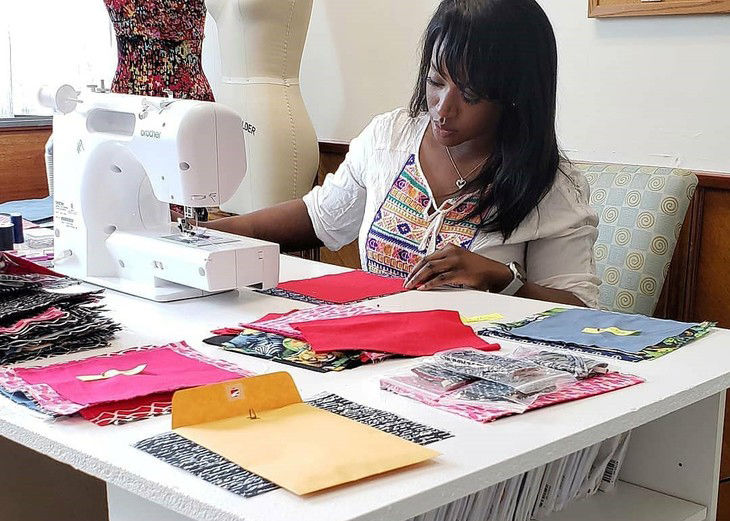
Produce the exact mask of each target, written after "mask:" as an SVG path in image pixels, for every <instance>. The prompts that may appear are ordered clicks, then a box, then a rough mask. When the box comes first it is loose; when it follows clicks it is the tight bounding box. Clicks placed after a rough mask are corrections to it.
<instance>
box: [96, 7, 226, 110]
mask: <svg viewBox="0 0 730 521" xmlns="http://www.w3.org/2000/svg"><path fill="white" fill-rule="evenodd" d="M104 3H105V5H106V8H107V11H108V12H109V17H110V18H111V21H112V25H113V26H114V31H115V33H116V38H117V52H118V62H117V70H116V73H115V74H114V79H113V80H112V89H111V90H112V92H118V93H124V94H137V95H142V96H166V91H171V92H172V93H173V96H174V97H175V98H184V99H197V100H204V101H213V92H212V91H211V89H210V84H209V83H208V80H207V78H206V77H205V74H204V73H203V68H202V65H201V52H202V47H203V31H204V27H205V2H204V1H203V0H104Z"/></svg>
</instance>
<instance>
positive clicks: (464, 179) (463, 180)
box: [444, 147, 489, 190]
mask: <svg viewBox="0 0 730 521" xmlns="http://www.w3.org/2000/svg"><path fill="white" fill-rule="evenodd" d="M444 148H445V149H446V155H447V156H449V161H451V166H453V167H454V170H455V171H456V175H458V176H459V179H457V180H456V181H455V182H456V188H458V189H459V190H461V189H462V188H464V187H465V186H466V182H467V179H469V177H470V176H471V175H472V174H473V173H474V172H476V171H477V169H479V168H481V167H482V165H484V163H486V162H487V159H489V154H487V155H486V157H485V158H484V159H482V160H481V161H479V164H478V165H477V166H475V167H474V168H472V169H471V170H469V173H468V174H466V175H465V176H464V175H461V172H460V171H459V167H458V166H456V162H455V161H454V158H453V157H451V151H450V150H449V147H444Z"/></svg>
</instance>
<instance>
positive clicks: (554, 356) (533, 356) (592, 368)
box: [511, 346, 608, 380]
mask: <svg viewBox="0 0 730 521" xmlns="http://www.w3.org/2000/svg"><path fill="white" fill-rule="evenodd" d="M511 356H512V357H513V358H517V359H520V360H527V361H529V362H532V363H534V364H538V365H541V366H543V367H548V368H550V369H556V370H558V371H565V372H567V373H570V374H572V375H573V376H575V377H576V378H578V379H581V380H582V379H585V378H590V377H592V376H596V375H599V374H605V373H607V372H608V364H607V363H606V362H599V361H598V360H593V359H591V358H586V357H583V356H578V355H574V354H570V353H558V352H554V351H548V350H545V349H535V348H531V347H524V346H520V347H518V348H517V350H516V351H515V352H514V353H513V354H512V355H511Z"/></svg>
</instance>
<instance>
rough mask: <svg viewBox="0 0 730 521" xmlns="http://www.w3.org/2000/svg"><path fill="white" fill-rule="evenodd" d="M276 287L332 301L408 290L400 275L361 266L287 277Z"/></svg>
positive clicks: (352, 300)
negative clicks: (378, 271)
mask: <svg viewBox="0 0 730 521" xmlns="http://www.w3.org/2000/svg"><path fill="white" fill-rule="evenodd" d="M277 288H278V289H283V290H286V291H291V292H294V293H298V294H300V295H305V296H307V297H314V298H318V299H320V300H326V301H327V302H332V303H334V304H346V303H349V302H357V301H358V300H363V299H368V298H373V297H384V296H386V295H394V294H396V293H401V292H403V291H407V290H406V289H405V288H404V287H403V279H400V278H395V277H383V276H381V275H375V274H373V273H368V272H367V271H362V270H353V271H347V272H345V273H337V274H335V275H325V276H323V277H315V278H313V279H303V280H290V281H289V282H282V283H281V284H279V285H278V286H277Z"/></svg>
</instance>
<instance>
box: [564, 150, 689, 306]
mask: <svg viewBox="0 0 730 521" xmlns="http://www.w3.org/2000/svg"><path fill="white" fill-rule="evenodd" d="M575 166H576V168H577V169H578V170H580V171H581V172H583V173H584V174H585V176H586V179H587V180H588V183H589V184H590V185H591V199H590V204H591V206H593V208H594V209H595V210H596V212H597V213H598V215H599V218H600V221H599V225H598V240H597V241H596V245H595V247H594V252H595V259H596V273H597V275H598V277H599V278H600V279H601V280H602V281H603V284H602V285H601V287H600V295H599V306H600V307H601V308H602V309H608V310H612V311H621V312H627V313H641V314H643V315H652V314H653V313H654V308H655V307H656V304H657V301H658V300H659V294H660V293H661V291H662V286H663V284H664V279H665V278H666V276H667V272H668V271H669V263H670V261H671V260H672V255H673V253H674V247H675V246H676V243H677V239H678V238H679V233H680V231H681V229H682V223H683V222H684V216H685V214H686V212H687V208H688V207H689V203H690V201H691V200H692V196H693V195H694V191H695V187H696V186H697V177H696V176H695V175H694V174H693V173H692V172H690V171H689V170H680V169H672V168H655V167H645V166H631V165H613V164H595V163H575Z"/></svg>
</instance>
